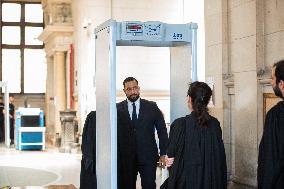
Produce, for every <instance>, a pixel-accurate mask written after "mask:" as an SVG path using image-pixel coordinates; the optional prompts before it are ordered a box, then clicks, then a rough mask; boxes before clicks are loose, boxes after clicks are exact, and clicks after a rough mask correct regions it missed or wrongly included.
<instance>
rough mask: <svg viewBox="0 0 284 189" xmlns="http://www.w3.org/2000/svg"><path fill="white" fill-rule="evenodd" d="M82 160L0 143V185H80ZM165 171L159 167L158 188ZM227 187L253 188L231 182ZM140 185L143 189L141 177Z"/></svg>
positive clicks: (77, 155)
mask: <svg viewBox="0 0 284 189" xmlns="http://www.w3.org/2000/svg"><path fill="white" fill-rule="evenodd" d="M80 161H81V154H70V153H60V152H59V151H58V150H57V149H50V148H47V149H46V150H44V151H31V150H24V151H19V150H16V149H15V148H6V147H5V146H4V145H3V144H0V188H1V187H4V186H17V187H18V188H19V189H20V188H21V189H23V188H26V187H24V186H34V187H30V188H31V189H35V188H36V187H35V186H42V187H37V188H48V189H51V188H50V185H53V186H55V188H56V187H60V186H59V185H61V187H62V189H63V188H67V186H72V188H73V187H74V186H75V187H76V188H79V185H80ZM166 174H167V173H166V172H165V171H161V169H157V180H156V183H157V189H158V188H159V186H160V184H161V182H162V180H163V179H165V177H166ZM63 185H65V186H63ZM47 186H49V187H47ZM18 188H17V189H18ZM68 188H69V187H68ZM228 188H229V189H251V188H248V187H245V186H241V185H236V184H232V183H230V184H229V187H228ZM26 189H27V188H26ZM52 189H53V188H52ZM56 189H57V188H56ZM137 189H141V187H140V180H139V178H138V181H137Z"/></svg>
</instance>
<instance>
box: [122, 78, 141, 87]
mask: <svg viewBox="0 0 284 189" xmlns="http://www.w3.org/2000/svg"><path fill="white" fill-rule="evenodd" d="M129 81H136V83H137V85H138V81H137V79H135V78H134V77H127V78H125V80H124V81H123V87H125V83H127V82H129Z"/></svg>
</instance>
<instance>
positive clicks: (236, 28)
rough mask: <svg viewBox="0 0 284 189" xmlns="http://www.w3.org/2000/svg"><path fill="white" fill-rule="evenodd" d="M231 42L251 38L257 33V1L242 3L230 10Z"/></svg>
mask: <svg viewBox="0 0 284 189" xmlns="http://www.w3.org/2000/svg"><path fill="white" fill-rule="evenodd" d="M229 24H230V31H231V34H230V35H231V39H230V40H231V41H233V40H236V39H241V38H244V37H249V36H252V35H255V33H256V8H255V1H248V2H247V3H241V4H240V5H239V6H234V7H232V8H231V9H230V10H229Z"/></svg>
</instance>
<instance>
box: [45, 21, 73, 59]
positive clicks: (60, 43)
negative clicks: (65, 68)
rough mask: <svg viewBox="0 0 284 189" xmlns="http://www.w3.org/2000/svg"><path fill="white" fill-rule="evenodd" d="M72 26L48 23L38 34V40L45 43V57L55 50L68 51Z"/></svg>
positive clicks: (71, 41) (71, 39)
mask: <svg viewBox="0 0 284 189" xmlns="http://www.w3.org/2000/svg"><path fill="white" fill-rule="evenodd" d="M73 32H74V28H73V26H57V25H48V26H47V27H46V28H44V30H43V32H42V33H41V34H40V36H39V40H41V41H43V42H44V44H45V51H46V55H47V57H49V56H52V55H53V54H54V52H55V51H68V49H69V46H70V44H72V43H73Z"/></svg>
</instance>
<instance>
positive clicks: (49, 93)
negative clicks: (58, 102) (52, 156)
mask: <svg viewBox="0 0 284 189" xmlns="http://www.w3.org/2000/svg"><path fill="white" fill-rule="evenodd" d="M46 64H47V66H46V67H47V71H46V74H47V76H46V81H48V82H46V92H45V123H46V143H47V144H51V145H53V144H54V135H55V132H54V131H55V129H54V96H53V85H54V79H53V57H47V61H46Z"/></svg>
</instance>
